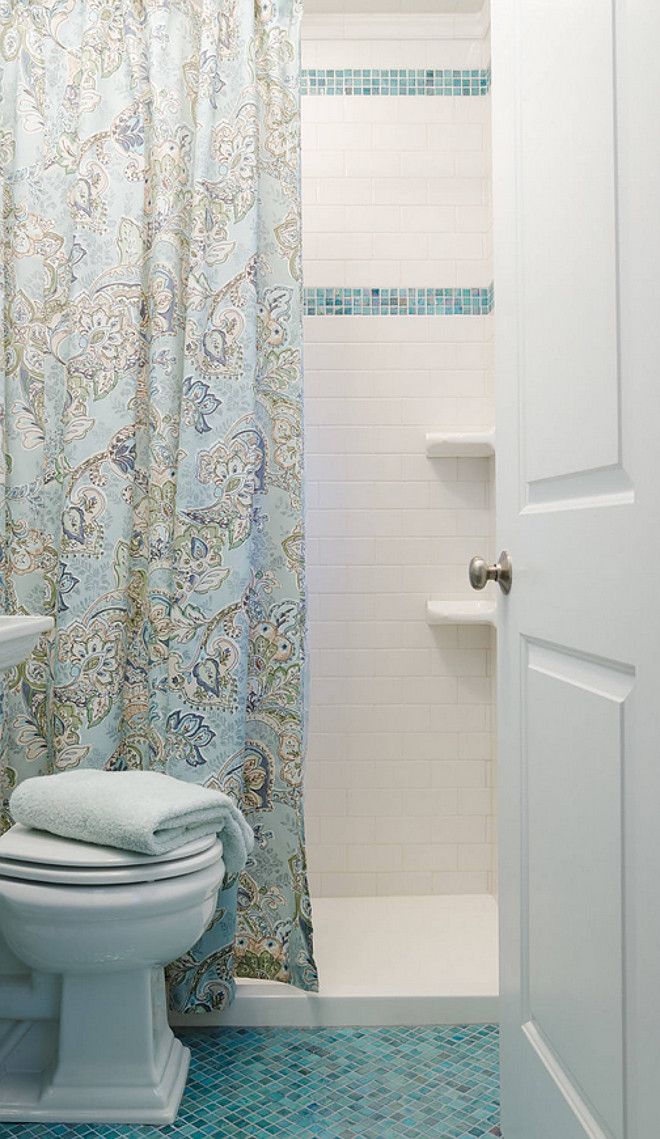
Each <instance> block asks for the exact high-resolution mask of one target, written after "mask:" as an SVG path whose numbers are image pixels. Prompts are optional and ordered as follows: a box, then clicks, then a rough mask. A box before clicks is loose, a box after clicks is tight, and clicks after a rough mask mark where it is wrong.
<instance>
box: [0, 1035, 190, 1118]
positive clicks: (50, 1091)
mask: <svg viewBox="0 0 660 1139" xmlns="http://www.w3.org/2000/svg"><path fill="white" fill-rule="evenodd" d="M57 1047H58V1024H57V1021H54V1020H37V1021H32V1022H29V1021H16V1022H11V1021H0V1120H2V1121H4V1122H9V1121H12V1120H13V1121H14V1122H16V1123H18V1122H20V1123H32V1122H40V1123H118V1124H119V1123H151V1124H155V1125H157V1126H163V1125H165V1124H168V1123H173V1122H174V1119H175V1118H176V1115H177V1112H178V1110H179V1104H180V1102H181V1097H182V1095H183V1090H184V1087H185V1083H186V1077H187V1075H188V1065H189V1062H190V1052H189V1050H188V1049H187V1048H184V1046H183V1045H182V1044H181V1042H180V1041H179V1040H177V1039H176V1037H174V1036H172V1040H171V1045H170V1048H169V1050H168V1053H167V1056H166V1058H165V1063H164V1066H163V1069H162V1071H161V1073H160V1079H159V1081H158V1083H157V1084H154V1085H151V1086H148V1087H140V1086H135V1085H129V1086H126V1085H124V1086H118V1085H117V1086H109V1085H108V1084H105V1085H103V1086H100V1087H94V1086H90V1085H89V1084H88V1085H87V1086H85V1087H72V1086H70V1085H69V1086H54V1085H53V1083H52V1076H53V1071H54V1067H55V1062H56V1058H57Z"/></svg>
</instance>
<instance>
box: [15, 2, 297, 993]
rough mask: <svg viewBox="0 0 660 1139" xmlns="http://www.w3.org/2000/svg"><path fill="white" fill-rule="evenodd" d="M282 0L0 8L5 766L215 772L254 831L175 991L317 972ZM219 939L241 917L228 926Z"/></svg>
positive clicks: (292, 46)
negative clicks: (42, 627) (28, 625)
mask: <svg viewBox="0 0 660 1139" xmlns="http://www.w3.org/2000/svg"><path fill="white" fill-rule="evenodd" d="M300 16H301V0H256V2H255V3H254V4H253V2H252V0H48V2H44V3H37V2H35V0H0V163H1V165H0V170H1V176H2V195H3V208H2V231H1V234H0V240H1V241H2V256H3V274H2V279H1V282H0V288H1V289H2V295H1V303H2V318H3V330H4V358H3V361H2V364H1V365H0V366H1V367H2V368H3V372H2V376H1V377H0V394H1V395H2V397H3V398H2V404H3V406H2V432H3V441H4V445H3V447H2V452H3V460H2V461H3V466H2V472H1V476H0V477H1V479H2V483H3V487H2V493H3V507H4V509H3V510H2V511H1V512H0V528H1V534H0V554H1V559H2V560H1V564H0V570H1V572H2V581H1V589H2V595H1V596H0V601H1V602H2V603H3V604H4V610H5V612H12V613H30V612H34V613H40V612H46V613H51V614H53V615H54V616H55V617H56V620H57V627H56V632H55V634H54V636H52V637H50V638H48V639H45V640H44V641H42V643H41V644H40V646H39V648H38V651H37V652H36V653H35V654H33V656H32V657H31V658H30V660H29V661H28V662H27V663H26V664H25V665H23V666H21V667H20V668H18V669H15V670H13V671H12V672H9V673H8V674H7V676H6V678H5V686H4V687H5V692H4V706H5V716H4V733H3V748H2V770H1V778H2V786H1V799H2V804H1V805H2V820H3V821H2V828H3V829H4V828H6V827H7V826H9V825H10V823H11V819H10V817H9V813H8V797H9V795H10V793H11V790H12V788H13V787H14V786H15V784H16V783H17V782H18V781H20V780H21V779H23V778H25V777H28V776H31V775H40V774H43V773H46V772H58V771H64V770H69V769H70V768H74V767H78V766H86V767H105V768H107V769H109V770H120V769H124V768H143V769H152V770H155V771H164V772H167V773H169V774H170V775H174V776H176V777H177V778H179V779H183V780H190V781H194V782H196V783H202V784H204V785H205V786H208V787H214V788H220V789H222V790H223V791H226V792H227V793H228V794H230V795H231V796H232V797H233V798H234V799H235V801H236V802H237V803H238V805H239V806H240V807H241V808H242V809H243V811H244V812H245V814H246V815H247V818H248V819H249V821H250V822H251V824H252V826H253V828H254V831H255V835H256V846H255V851H254V854H253V856H252V857H251V859H250V862H249V863H248V866H247V868H246V871H245V873H244V874H243V875H242V876H241V878H240V881H233V882H226V883H225V887H226V888H225V889H224V890H223V892H221V894H220V897H219V903H218V910H217V913H216V916H215V919H214V921H213V923H212V925H211V927H210V928H209V930H208V931H207V932H206V933H205V935H204V937H203V938H202V940H201V941H200V942H199V944H198V945H196V946H195V947H194V949H192V950H191V951H190V953H188V954H187V955H186V956H185V957H184V958H182V959H181V960H179V961H177V962H175V963H174V964H173V965H172V966H170V968H169V983H170V992H171V999H172V1005H173V1007H174V1008H176V1009H178V1010H180V1011H197V1010H208V1009H218V1008H222V1007H223V1005H224V1004H226V1003H227V1001H228V1000H229V999H230V998H231V995H232V986H233V981H232V976H233V975H234V974H238V975H240V976H246V977H260V978H268V979H271V980H272V979H275V980H279V981H285V982H292V983H294V984H296V985H299V986H301V987H303V988H306V989H314V988H316V984H317V981H316V969H315V965H314V960H313V955H312V934H311V915H310V902H309V893H308V887H307V877H306V867H305V851H304V833H303V817H302V779H303V757H304V753H305V715H304V709H305V626H306V614H305V602H304V596H305V594H304V566H303V527H302V517H303V509H302V432H301V403H302V400H301V395H302V393H301V382H302V380H301V285H300V277H301V271H300V206H299V200H300V195H299V186H300V178H299V154H300V138H299V135H300V129H299V128H300V115H299V70H298V69H299V31H300V29H299V21H300ZM235 933H236V937H235V938H234V934H235Z"/></svg>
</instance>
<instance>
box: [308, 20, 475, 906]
mask: <svg viewBox="0 0 660 1139" xmlns="http://www.w3.org/2000/svg"><path fill="white" fill-rule="evenodd" d="M397 3H398V0H396V2H395V3H393V4H390V5H389V6H388V7H389V13H390V14H388V15H382V14H378V12H377V11H372V12H370V13H369V14H365V15H363V16H361V17H359V16H357V15H352V16H346V15H343V14H342V13H341V10H340V5H339V4H336V5H334V6H333V7H332V14H330V15H327V14H326V15H323V14H318V15H317V14H315V13H312V14H311V15H308V16H307V17H306V18H305V20H304V22H303V67H305V68H336V69H340V68H345V67H353V68H369V67H382V68H384V67H390V68H391V67H400V68H423V67H428V68H434V69H441V68H458V69H466V68H470V69H474V68H482V67H487V65H488V63H489V44H488V39H487V36H486V35H485V34H484V33H485V32H486V31H487V23H485V22H484V18H483V13H480V14H476V15H469V6H468V5H466V6H464V8H463V12H464V14H463V15H461V16H449V15H447V16H438V15H437V14H431V13H429V14H428V15H427V16H424V15H423V8H424V5H423V4H422V13H420V11H419V9H418V10H417V15H416V16H415V22H413V23H412V25H411V20H410V17H409V16H403V15H401V14H398V15H397V14H396V12H397ZM379 6H381V7H384V5H382V4H381V3H380V0H379V4H373V6H372V7H373V8H376V9H377V8H378V7H379ZM321 7H322V5H321ZM368 7H369V5H367V8H368ZM428 7H432V8H433V11H434V12H435V13H437V11H438V7H437V5H436V4H435V0H434V4H433V5H429V6H428ZM320 10H321V8H320V7H319V6H316V11H317V12H320ZM411 29H412V32H413V33H414V34H416V35H417V38H416V39H415V38H411V34H410V33H411ZM416 29H417V30H416ZM489 116H490V98H489V96H469V97H457V98H454V97H448V96H437V97H424V96H369V97H366V96H355V95H352V96H344V95H336V96H335V95H331V96H328V95H324V96H306V97H305V98H304V99H303V155H302V161H303V178H304V183H303V184H304V215H303V243H304V283H305V286H306V287H308V288H309V287H323V286H325V287H329V288H333V287H339V286H352V287H361V288H377V287H379V288H389V287H395V286H399V287H406V288H408V287H423V286H428V287H434V286H436V287H465V288H471V287H484V286H487V285H489V284H490V282H491V281H492V276H493V269H492V258H491V235H490V227H491V220H490V219H491V207H490V201H491V179H490V126H489ZM492 319H493V318H492V316H435V317H423V316H346V317H342V316H314V317H307V318H306V321H305V355H306V445H307V480H308V483H307V485H308V492H307V526H308V565H309V576H308V585H309V606H310V647H311V657H312V659H311V666H312V667H311V678H312V679H311V716H310V734H309V762H308V775H307V796H306V817H307V837H308V853H309V864H310V873H311V885H312V892H313V894H315V895H316V896H333V895H334V896H360V895H397V894H431V893H472V892H478V893H482V892H483V893H485V892H487V891H489V890H491V889H492V887H493V837H494V833H495V828H494V819H493V783H494V775H493V766H494V736H493V728H494V725H493V692H492V688H493V663H494V661H493V655H494V640H493V634H492V632H491V630H489V629H488V628H486V627H483V628H480V627H466V626H463V627H447V626H446V627H439V628H438V627H436V628H430V627H429V626H428V625H427V624H426V620H425V609H426V602H427V600H428V598H429V597H433V596H437V597H446V596H454V597H456V596H465V595H466V594H468V593H469V587H468V585H467V572H466V567H467V563H468V561H469V559H470V557H471V556H472V555H473V554H474V553H482V554H484V555H485V556H486V555H487V556H492V555H493V554H494V553H495V550H494V548H493V540H492V533H493V524H492V461H491V460H488V459H441V460H438V459H435V460H430V459H427V458H426V457H425V454H424V436H425V433H426V431H428V430H447V431H451V430H457V431H465V430H468V429H470V428H480V427H486V426H489V425H491V424H492V419H493V400H492V397H493V390H492V389H493V383H492V333H493V329H492Z"/></svg>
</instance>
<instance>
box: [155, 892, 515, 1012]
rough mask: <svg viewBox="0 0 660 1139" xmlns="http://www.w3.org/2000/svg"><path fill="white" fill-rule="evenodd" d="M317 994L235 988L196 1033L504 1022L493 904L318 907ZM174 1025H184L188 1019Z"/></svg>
mask: <svg viewBox="0 0 660 1139" xmlns="http://www.w3.org/2000/svg"><path fill="white" fill-rule="evenodd" d="M313 913H314V930H315V933H314V948H315V954H316V959H317V963H318V967H319V975H320V990H319V992H318V993H301V992H299V991H298V990H297V989H294V988H292V987H291V986H290V985H281V984H278V983H277V982H269V981H238V983H237V990H238V991H237V995H236V999H235V1001H234V1003H233V1005H232V1006H231V1008H230V1009H228V1010H227V1011H226V1012H225V1013H220V1014H213V1013H209V1014H207V1015H205V1016H204V1015H202V1016H196V1017H195V1024H198V1025H202V1024H204V1023H207V1024H226V1025H233V1026H245V1027H258V1026H292V1027H324V1026H325V1027H336V1026H339V1025H365V1026H367V1025H397V1024H482V1023H492V1022H494V1021H496V1020H497V994H498V980H497V969H498V961H497V904H496V902H495V899H494V898H493V897H491V896H490V895H481V894H474V895H473V894H469V895H467V894H466V895H459V896H448V895H446V896H441V897H436V896H434V897H405V898H318V899H317V900H316V901H315V902H314V903H313ZM172 1023H173V1024H187V1023H189V1020H188V1019H187V1018H183V1017H177V1018H174V1019H173V1021H172Z"/></svg>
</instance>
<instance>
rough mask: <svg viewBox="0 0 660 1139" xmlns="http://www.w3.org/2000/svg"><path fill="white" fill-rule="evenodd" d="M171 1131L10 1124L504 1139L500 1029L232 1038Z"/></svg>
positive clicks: (111, 1134)
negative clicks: (501, 1103)
mask: <svg viewBox="0 0 660 1139" xmlns="http://www.w3.org/2000/svg"><path fill="white" fill-rule="evenodd" d="M180 1035H181V1037H182V1039H183V1040H184V1041H185V1043H186V1044H187V1045H188V1047H189V1048H190V1049H191V1052H192V1057H191V1064H190V1078H189V1080H188V1086H187V1087H186V1090H185V1092H184V1096H183V1102H182V1104H181V1113H180V1115H179V1118H178V1119H177V1120H176V1123H174V1124H172V1125H171V1126H170V1127H162V1128H159V1127H150V1126H145V1125H143V1126H138V1125H135V1124H132V1125H123V1126H112V1125H105V1126H103V1125H100V1124H95V1123H79V1124H64V1123H59V1124H58V1123H52V1124H48V1123H46V1124H44V1123H9V1122H7V1123H3V1124H2V1135H3V1139H10V1137H11V1139H500V1137H501V1131H500V1128H499V1102H498V1101H499V1078H498V1071H499V1064H498V1060H499V1057H498V1030H497V1026H496V1025H494V1024H470V1025H444V1026H440V1027H419V1028H311V1029H305V1028H303V1029H300V1028H274V1029H273V1028H271V1029H268V1028H261V1029H255V1028H225V1029H220V1030H219V1031H217V1032H212V1031H211V1032H198V1031H195V1032H181V1033H180Z"/></svg>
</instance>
